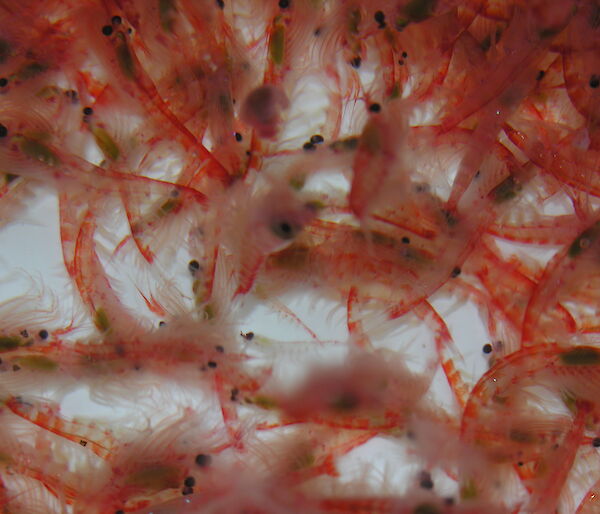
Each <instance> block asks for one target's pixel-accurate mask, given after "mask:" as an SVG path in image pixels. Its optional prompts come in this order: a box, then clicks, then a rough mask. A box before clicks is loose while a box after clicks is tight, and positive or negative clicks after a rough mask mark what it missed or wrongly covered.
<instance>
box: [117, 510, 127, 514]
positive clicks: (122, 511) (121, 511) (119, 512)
mask: <svg viewBox="0 0 600 514" xmlns="http://www.w3.org/2000/svg"><path fill="white" fill-rule="evenodd" d="M115 514H125V511H124V510H115Z"/></svg>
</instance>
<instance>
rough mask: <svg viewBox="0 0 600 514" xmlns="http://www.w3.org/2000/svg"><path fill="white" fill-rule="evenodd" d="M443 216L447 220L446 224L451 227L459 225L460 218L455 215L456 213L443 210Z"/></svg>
mask: <svg viewBox="0 0 600 514" xmlns="http://www.w3.org/2000/svg"><path fill="white" fill-rule="evenodd" d="M442 214H443V215H444V217H445V218H446V223H448V225H450V226H451V227H452V226H454V225H456V224H457V223H458V218H457V217H456V216H455V215H454V213H452V212H450V211H448V210H446V209H442Z"/></svg>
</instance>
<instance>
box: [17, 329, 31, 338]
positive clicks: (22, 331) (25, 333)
mask: <svg viewBox="0 0 600 514" xmlns="http://www.w3.org/2000/svg"><path fill="white" fill-rule="evenodd" d="M19 333H20V334H21V336H22V337H29V332H27V330H21V332H19Z"/></svg>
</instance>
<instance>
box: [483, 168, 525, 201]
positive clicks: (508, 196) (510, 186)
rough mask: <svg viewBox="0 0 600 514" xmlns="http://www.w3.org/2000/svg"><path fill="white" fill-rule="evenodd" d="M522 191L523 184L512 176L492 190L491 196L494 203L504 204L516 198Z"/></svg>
mask: <svg viewBox="0 0 600 514" xmlns="http://www.w3.org/2000/svg"><path fill="white" fill-rule="evenodd" d="M520 190H521V184H519V183H518V182H517V181H516V180H515V178H514V177H513V176H512V175H509V176H508V177H506V178H505V179H504V180H503V181H502V182H500V184H498V185H497V186H496V187H495V188H494V189H492V191H491V192H490V195H491V196H492V199H493V200H494V202H496V203H503V202H506V201H508V200H512V199H513V198H515V197H516V196H517V193H518V192H519V191H520Z"/></svg>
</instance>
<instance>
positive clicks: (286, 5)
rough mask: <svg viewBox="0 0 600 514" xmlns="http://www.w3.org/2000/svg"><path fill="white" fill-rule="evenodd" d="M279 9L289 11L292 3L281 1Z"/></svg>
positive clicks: (286, 0)
mask: <svg viewBox="0 0 600 514" xmlns="http://www.w3.org/2000/svg"><path fill="white" fill-rule="evenodd" d="M278 5H279V8H280V9H287V8H288V7H289V6H290V1H289V0H279V4H278Z"/></svg>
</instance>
